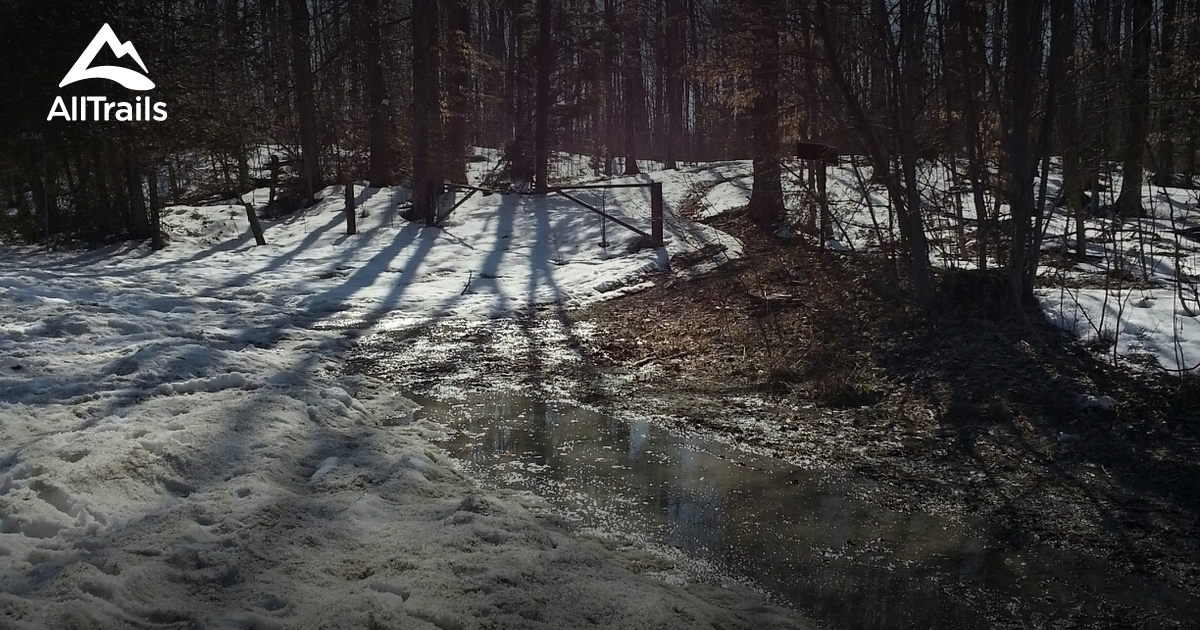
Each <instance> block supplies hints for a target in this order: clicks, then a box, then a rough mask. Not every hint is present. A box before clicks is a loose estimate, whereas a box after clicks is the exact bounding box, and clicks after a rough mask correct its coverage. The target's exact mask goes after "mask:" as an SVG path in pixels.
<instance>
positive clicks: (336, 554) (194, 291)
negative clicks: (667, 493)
mask: <svg viewBox="0 0 1200 630" xmlns="http://www.w3.org/2000/svg"><path fill="white" fill-rule="evenodd" d="M654 177H662V178H667V179H671V178H672V177H675V176H673V175H658V174H656V175H654ZM683 177H684V175H683V174H681V175H679V176H678V178H677V179H678V180H679V181H675V180H672V181H671V182H669V185H668V186H666V188H667V201H668V207H669V208H674V207H675V205H676V204H678V203H679V200H680V197H681V195H682V194H684V192H686V191H687V190H688V189H689V184H687V182H685V181H683V179H682V178H683ZM640 192H641V191H639V190H628V191H623V192H622V193H621V195H618V196H617V197H614V198H612V199H606V200H604V201H605V203H606V208H607V210H608V211H610V212H615V213H617V214H624V215H625V216H627V217H629V219H630V220H631V221H637V220H641V218H640V217H641V215H639V212H640V210H639V208H641V207H642V205H643V204H645V205H647V206H648V202H645V201H644V200H641V199H640V198H639V197H637V196H636V195H637V194H638V193H640ZM322 194H323V195H324V196H325V201H322V202H320V203H319V204H317V205H316V206H314V207H313V208H310V209H308V210H306V211H303V212H301V213H298V214H296V215H293V216H290V217H287V218H285V219H282V220H279V221H273V222H264V226H265V228H266V238H267V241H268V244H267V245H266V246H262V247H256V246H254V245H253V240H252V239H251V238H250V237H249V236H248V234H247V233H246V232H247V225H246V219H245V215H244V211H243V210H242V208H241V207H240V206H237V205H213V206H204V207H191V206H187V207H170V208H167V209H166V210H165V213H166V218H165V223H166V224H167V225H168V229H169V232H170V235H171V240H170V244H169V246H168V247H167V248H166V249H164V250H161V251H158V252H152V251H150V250H149V249H147V248H146V247H145V246H139V245H121V246H114V247H109V248H106V249H102V250H98V251H91V252H59V253H53V254H43V253H40V252H37V251H36V250H33V249H29V248H19V247H4V248H2V249H0V627H5V628H7V627H14V628H50V627H89V628H90V627H99V628H108V627H114V628H115V627H163V628H176V627H178V628H201V627H203V628H285V627H287V628H291V627H295V628H302V627H303V628H307V627H327V628H364V627H397V628H400V627H402V628H432V627H437V628H442V629H443V630H445V629H451V628H475V627H489V628H492V627H495V628H504V627H513V628H517V627H520V628H540V627H544V628H560V627H583V626H587V627H593V626H595V627H624V628H660V627H661V628H666V627H677V628H693V627H710V626H715V627H727V628H728V627H744V628H759V627H802V626H803V625H805V623H804V622H803V620H801V619H799V618H798V617H797V616H796V615H795V614H794V613H792V612H790V611H786V610H784V609H780V608H777V607H774V606H772V605H770V604H768V603H766V602H765V601H764V599H763V598H762V597H761V596H759V595H757V594H754V593H749V592H747V591H745V590H744V589H739V588H736V587H733V588H723V587H717V586H710V585H704V584H687V583H686V580H684V579H682V578H681V577H680V574H678V573H676V572H673V570H672V567H671V563H670V561H669V560H668V559H666V558H665V557H663V556H660V555H656V554H654V553H651V552H649V551H646V550H643V549H639V548H637V547H636V546H628V545H622V544H620V543H618V542H614V541H613V540H607V539H601V538H593V537H585V536H580V535H577V534H572V533H571V532H570V531H569V529H568V528H565V527H563V526H562V523H560V522H559V521H557V520H556V519H555V518H554V517H553V516H552V515H551V514H550V513H549V512H548V511H547V510H546V508H545V506H541V505H539V504H538V503H537V501H536V500H535V499H532V498H529V497H520V496H510V495H503V496H498V495H495V494H488V493H486V492H483V491H481V490H480V489H479V488H478V487H477V486H476V485H475V484H474V483H473V482H472V481H471V480H470V479H469V478H467V477H466V476H465V475H464V473H463V472H462V471H461V470H460V468H459V467H458V466H457V465H456V463H455V462H454V461H453V460H451V459H449V458H447V457H446V456H445V455H444V454H443V452H442V451H441V450H440V449H439V448H438V447H437V442H438V440H439V439H441V438H442V437H443V434H442V427H440V426H439V425H437V424H436V423H433V422H431V421H427V420H416V421H413V419H412V416H411V411H412V409H413V404H412V403H411V402H410V401H408V400H407V399H405V398H404V397H402V396H401V395H399V394H397V393H395V392H396V391H397V388H403V386H404V383H381V382H378V381H376V380H373V379H370V378H367V377H362V376H347V375H346V372H345V371H344V370H343V365H342V362H343V359H344V351H345V349H346V348H347V346H348V344H350V343H351V342H352V341H353V339H354V337H355V336H356V335H358V334H360V330H359V329H360V328H364V327H372V328H374V329H380V328H387V327H389V326H400V325H404V326H409V325H412V323H413V321H414V320H418V321H419V320H429V319H433V318H439V317H451V316H454V317H462V318H483V317H494V316H500V315H505V314H511V313H513V312H514V311H517V310H520V309H525V308H531V307H536V306H537V305H539V304H546V303H550V302H559V303H565V304H568V305H576V304H581V303H586V302H588V301H590V300H595V299H602V298H604V297H606V296H609V295H614V294H618V293H619V292H620V291H621V290H622V288H623V287H628V286H631V285H636V284H637V283H638V282H639V281H640V280H641V278H642V276H643V275H644V274H645V273H646V272H647V271H649V270H652V269H657V268H660V267H662V266H663V265H665V264H666V262H667V260H668V257H669V256H670V255H673V254H675V253H678V252H680V251H686V250H689V249H695V248H700V247H704V246H705V245H711V244H713V243H718V244H720V245H723V246H724V247H725V248H726V254H727V255H728V256H736V255H737V254H738V251H739V248H738V245H737V243H736V241H734V240H733V239H731V238H729V237H728V236H725V235H723V234H720V233H718V232H716V231H715V230H712V229H711V228H705V227H703V226H697V225H694V224H690V223H687V222H685V221H680V220H675V219H672V220H671V221H669V222H668V227H669V230H670V232H671V234H670V238H669V242H668V246H667V249H666V250H654V249H642V250H640V251H634V252H630V251H628V250H627V248H626V247H625V244H626V242H627V241H628V240H630V239H629V236H626V235H625V234H623V233H622V232H621V230H620V229H619V228H616V227H615V226H613V225H609V226H608V237H609V241H610V243H611V244H610V246H609V247H608V248H607V249H606V248H601V247H600V246H599V243H600V240H601V239H600V226H599V221H598V217H597V216H596V215H594V214H591V213H589V212H588V211H586V210H584V209H582V208H579V207H578V206H575V205H574V204H571V203H570V202H567V201H565V200H561V199H549V200H547V199H537V198H533V197H517V196H500V195H492V196H488V197H483V196H476V197H474V198H472V199H471V200H469V201H468V202H467V203H466V204H464V205H463V206H462V207H461V208H459V209H458V210H457V211H456V212H455V213H454V215H453V216H452V217H451V219H450V220H449V221H448V222H447V224H446V225H445V227H444V228H442V229H429V228H423V227H421V226H418V225H413V224H408V223H407V222H405V221H404V220H403V219H401V218H400V217H399V215H398V212H397V209H398V206H400V205H401V204H402V203H403V202H404V201H405V200H406V198H407V193H406V191H404V190H402V189H365V190H361V189H360V192H359V193H358V203H359V209H360V212H361V213H362V214H361V215H360V218H359V230H360V232H359V234H357V235H354V236H347V235H345V232H344V215H343V213H342V208H343V206H342V201H341V199H342V190H341V189H340V188H338V187H334V188H330V189H326V190H325V191H323V193H322ZM248 198H249V199H251V200H252V201H254V202H255V203H258V204H260V205H261V204H262V203H263V202H264V201H265V191H255V192H254V193H252V194H251V195H250V196H249V197H248ZM647 225H648V216H647ZM630 236H631V235H630Z"/></svg>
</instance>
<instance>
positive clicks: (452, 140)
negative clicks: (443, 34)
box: [446, 0, 471, 184]
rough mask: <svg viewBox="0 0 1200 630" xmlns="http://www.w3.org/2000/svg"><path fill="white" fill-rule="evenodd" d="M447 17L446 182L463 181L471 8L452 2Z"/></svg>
mask: <svg viewBox="0 0 1200 630" xmlns="http://www.w3.org/2000/svg"><path fill="white" fill-rule="evenodd" d="M452 7H453V8H452V9H451V12H450V15H449V21H450V29H451V31H450V45H449V46H450V50H449V51H447V52H448V54H449V55H450V60H449V64H448V68H449V73H450V75H449V77H447V82H448V83H449V86H448V87H447V90H448V92H449V94H448V95H447V96H448V97H449V98H448V100H449V104H450V117H449V120H448V121H447V125H446V144H447V146H448V149H447V150H448V152H449V156H448V159H449V163H448V164H447V165H446V177H447V179H449V180H451V181H455V182H459V183H463V184H465V183H468V182H467V162H466V160H467V155H468V153H469V152H470V148H471V147H470V137H469V135H470V131H469V127H470V119H471V8H470V6H468V4H467V0H453V5H452Z"/></svg>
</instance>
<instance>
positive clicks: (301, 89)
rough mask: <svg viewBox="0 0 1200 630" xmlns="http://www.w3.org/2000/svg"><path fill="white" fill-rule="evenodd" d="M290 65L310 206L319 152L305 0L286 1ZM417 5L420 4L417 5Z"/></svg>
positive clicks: (317, 181) (317, 180) (318, 174)
mask: <svg viewBox="0 0 1200 630" xmlns="http://www.w3.org/2000/svg"><path fill="white" fill-rule="evenodd" d="M290 1H291V9H292V64H293V70H294V72H295V74H296V109H297V113H298V115H299V119H300V153H301V158H302V160H303V164H302V165H301V180H302V185H303V187H304V197H305V199H306V200H307V201H308V202H309V203H312V201H313V199H314V197H315V195H316V191H317V190H319V189H320V188H321V163H320V159H321V151H320V146H319V144H318V140H317V108H316V100H315V95H314V94H313V76H312V59H311V54H312V48H311V44H310V42H311V36H310V34H309V26H310V22H311V21H312V18H311V16H310V15H309V13H308V0H290ZM419 4H420V3H419Z"/></svg>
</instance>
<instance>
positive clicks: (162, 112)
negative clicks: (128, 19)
mask: <svg viewBox="0 0 1200 630" xmlns="http://www.w3.org/2000/svg"><path fill="white" fill-rule="evenodd" d="M106 45H107V46H108V48H109V49H110V50H112V52H113V54H114V55H116V56H117V57H118V58H120V57H124V56H125V55H129V56H130V57H132V58H133V60H134V61H136V62H137V65H138V66H140V67H141V68H142V72H148V71H147V70H146V64H144V63H142V58H141V56H139V55H138V53H137V49H136V48H134V47H133V42H131V41H130V42H125V43H123V44H122V43H121V40H119V39H117V34H116V33H114V32H113V30H112V27H110V26H109V25H108V24H105V25H104V26H102V27H100V32H99V33H96V36H95V37H93V38H92V43H90V44H88V47H87V48H86V49H84V51H83V54H82V55H80V56H79V59H78V60H76V61H75V65H73V66H71V70H70V71H69V72H67V76H65V77H63V80H62V82H61V83H59V84H58V87H64V86H67V85H70V84H72V83H75V82H76V81H83V80H84V79H108V80H109V81H113V82H116V83H119V84H120V85H121V86H123V87H125V88H128V89H130V90H138V91H145V90H151V89H154V82H153V81H151V80H150V79H149V77H147V76H146V75H144V74H141V73H139V72H137V71H136V70H130V69H129V68H122V67H120V66H95V67H91V65H92V61H94V60H95V59H96V55H97V54H98V53H99V52H100V49H101V48H103V47H104V46H106ZM70 102H71V106H70V107H69V108H68V107H67V102H66V101H65V100H63V97H61V96H58V97H55V99H54V105H53V106H51V107H50V115H49V116H47V117H46V120H48V121H49V120H54V119H55V118H56V117H59V116H61V117H62V118H64V119H66V120H69V121H71V122H75V121H82V120H88V119H89V117H88V113H89V107H88V106H89V105H90V106H91V108H90V109H91V117H90V119H91V120H117V121H122V122H125V121H142V120H154V121H163V120H166V119H167V104H166V103H155V102H153V101H152V100H151V98H150V97H149V96H139V97H137V98H136V99H134V102H132V103H127V102H119V101H114V102H109V101H108V97H106V96H72V97H71V101H70Z"/></svg>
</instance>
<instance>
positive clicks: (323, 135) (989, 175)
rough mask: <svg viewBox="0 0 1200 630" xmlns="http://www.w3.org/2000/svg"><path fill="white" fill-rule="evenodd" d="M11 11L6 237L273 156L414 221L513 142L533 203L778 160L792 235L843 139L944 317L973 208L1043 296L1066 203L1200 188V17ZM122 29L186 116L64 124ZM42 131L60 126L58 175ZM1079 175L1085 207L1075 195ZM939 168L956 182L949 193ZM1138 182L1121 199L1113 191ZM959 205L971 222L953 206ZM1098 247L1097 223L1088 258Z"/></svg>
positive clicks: (915, 9) (1013, 280) (124, 222)
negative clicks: (952, 245)
mask: <svg viewBox="0 0 1200 630" xmlns="http://www.w3.org/2000/svg"><path fill="white" fill-rule="evenodd" d="M5 11H6V13H7V14H9V15H11V16H12V17H13V19H10V20H7V21H6V22H5V24H4V25H3V26H0V29H3V33H0V35H2V36H3V37H4V38H5V39H6V41H11V42H13V43H14V44H15V45H13V46H9V47H7V49H6V50H5V51H4V53H3V54H4V56H5V58H4V65H5V67H6V68H12V69H14V71H12V72H8V73H6V74H5V75H4V77H3V79H0V81H2V82H3V88H4V89H3V91H2V93H3V96H0V99H3V101H2V106H3V107H4V110H5V111H6V112H8V113H9V115H8V116H6V117H5V119H4V120H3V121H0V127H2V129H3V131H2V132H0V174H2V176H0V194H2V196H3V198H4V201H5V204H6V206H7V212H5V213H4V214H3V216H2V217H0V229H2V230H3V231H4V233H6V234H7V235H9V236H12V237H17V238H22V239H26V240H36V239H40V238H44V237H45V236H46V235H45V234H44V233H43V232H44V231H45V229H44V227H43V226H42V222H41V221H40V220H39V218H40V217H42V216H43V215H45V214H47V211H48V214H49V215H50V217H51V222H50V225H51V227H50V230H51V232H52V234H51V235H50V236H51V241H52V242H55V243H60V244H65V243H69V242H77V241H82V242H89V243H95V242H103V241H106V240H111V239H121V238H145V237H149V236H152V235H153V234H152V233H153V232H155V230H156V228H153V227H152V222H151V221H150V217H149V215H148V211H147V209H146V208H147V204H146V203H145V198H146V193H145V192H144V190H145V188H146V186H147V185H148V183H149V182H150V181H151V179H154V180H156V181H157V182H158V184H157V185H158V186H160V187H161V189H162V190H161V192H162V193H163V195H164V196H165V197H167V198H168V199H171V200H172V201H175V202H178V201H181V200H182V198H185V197H186V198H189V199H192V200H197V199H202V198H206V197H210V196H213V195H217V196H221V195H230V194H234V193H236V192H244V191H246V190H248V189H249V188H251V187H252V186H253V180H255V179H258V180H260V181H261V180H263V179H265V178H266V177H267V170H266V169H267V167H266V161H267V160H268V156H269V155H276V156H278V157H282V158H284V160H285V162H284V163H285V164H287V165H288V167H287V168H285V169H284V171H283V184H282V190H281V193H280V194H281V197H282V198H285V199H295V200H296V202H298V203H300V204H311V203H312V202H313V201H314V196H315V195H316V194H317V193H318V191H320V190H321V188H322V187H323V186H324V185H325V184H326V183H328V182H331V181H341V180H342V179H343V178H350V179H352V180H356V181H366V182H369V183H370V184H371V185H372V186H379V185H390V184H394V183H403V184H404V185H407V186H411V187H412V188H413V191H414V193H413V209H412V214H411V216H413V217H422V218H427V219H428V218H430V217H433V216H434V213H435V212H436V206H437V203H438V201H437V199H438V197H439V196H440V195H441V194H442V193H441V191H442V182H451V183H464V182H463V180H464V179H465V173H466V171H465V164H466V160H467V159H468V157H469V154H470V153H471V150H470V147H472V146H484V147H493V148H497V149H502V150H503V156H504V163H503V165H502V166H503V168H502V172H498V173H495V174H494V176H493V178H492V183H494V184H495V183H498V182H507V184H506V185H511V186H513V187H514V188H518V189H520V188H522V187H528V189H530V190H545V189H546V188H547V186H549V185H551V184H552V182H553V180H554V178H555V168H554V163H555V161H556V160H557V159H558V158H557V157H556V156H558V155H561V154H562V153H564V152H565V153H571V154H582V155H588V156H594V157H593V159H594V160H596V163H597V164H601V165H602V167H601V168H600V169H599V170H602V171H603V173H604V174H605V175H610V174H626V175H630V174H636V173H639V172H640V171H641V169H642V167H640V166H639V163H638V160H652V161H654V162H655V163H661V164H662V166H663V167H665V168H668V169H670V168H677V167H678V165H679V164H681V163H687V162H694V161H700V160H703V161H712V160H723V159H752V160H753V164H754V174H755V177H754V184H753V185H754V191H753V192H754V194H753V196H752V197H751V199H750V205H749V212H750V214H751V216H752V217H753V218H754V220H755V221H757V222H758V223H760V224H761V225H763V226H764V227H766V228H769V229H778V228H780V227H781V226H782V225H783V224H784V223H786V222H787V221H788V217H787V213H786V211H785V198H784V193H783V191H782V189H781V186H780V176H781V171H782V169H783V168H784V167H786V166H787V165H788V164H789V163H791V162H792V161H793V160H792V158H793V156H792V155H791V150H790V148H789V147H793V146H795V142H796V141H816V142H825V143H828V144H831V145H835V146H837V147H839V148H840V149H841V152H842V154H843V155H847V154H848V155H856V156H860V157H859V158H856V163H857V164H860V165H861V166H862V167H863V168H864V169H865V170H864V171H863V176H864V177H865V178H867V179H869V180H870V181H871V182H874V183H878V184H881V185H883V186H884V187H885V189H886V191H887V197H888V203H889V204H890V207H889V212H890V213H891V214H890V215H889V216H893V217H894V219H895V221H896V222H897V225H898V228H899V235H900V238H899V240H898V242H897V243H895V244H894V251H893V252H892V255H891V256H890V257H889V260H895V261H899V262H901V263H902V264H900V265H899V266H898V267H896V269H895V270H894V273H896V274H897V275H898V276H899V277H902V278H903V279H904V280H905V282H906V286H908V287H909V290H910V292H911V295H912V296H913V298H914V299H915V300H916V301H918V302H920V303H925V304H931V303H933V302H934V301H935V300H936V299H937V295H938V288H937V279H936V277H935V273H934V265H932V264H931V262H930V245H929V242H928V238H929V237H928V235H927V227H928V222H929V220H930V219H929V217H930V216H931V213H938V212H944V211H949V212H953V213H955V214H956V215H957V216H959V217H963V216H966V219H965V220H963V221H961V222H960V227H959V228H958V230H959V233H960V241H961V242H960V246H961V248H962V249H963V250H964V255H965V256H967V257H969V258H971V259H973V260H974V261H975V263H976V266H977V268H979V269H981V270H982V269H986V268H987V267H990V266H999V267H1002V268H1003V269H1004V270H1005V273H1006V277H1007V283H1008V287H1009V294H1010V296H1011V299H1012V300H1013V301H1014V303H1020V304H1028V303H1029V302H1030V301H1031V300H1032V296H1033V293H1032V291H1033V284H1034V281H1035V278H1036V271H1037V268H1038V265H1039V256H1040V251H1039V243H1040V240H1041V231H1042V230H1043V227H1044V224H1045V216H1046V214H1047V213H1048V212H1049V211H1050V209H1052V208H1053V207H1054V206H1055V205H1056V204H1059V205H1064V206H1065V207H1068V208H1070V209H1071V211H1072V212H1073V213H1075V215H1076V216H1077V217H1078V219H1080V220H1079V221H1077V225H1079V226H1082V225H1083V222H1082V219H1084V218H1086V217H1088V216H1094V215H1096V214H1098V213H1105V212H1109V211H1110V209H1111V212H1113V213H1115V214H1117V215H1119V216H1126V217H1128V216H1139V215H1140V214H1141V213H1142V212H1143V205H1144V204H1143V200H1142V194H1143V182H1145V181H1153V182H1157V183H1159V184H1163V185H1165V184H1168V183H1170V184H1180V183H1183V184H1190V183H1192V182H1193V181H1194V178H1195V176H1196V173H1195V169H1196V161H1197V160H1196V152H1197V142H1196V137H1197V135H1198V134H1200V116H1198V113H1200V108H1198V106H1197V103H1198V101H1197V99H1196V97H1195V96H1196V79H1195V76H1196V73H1195V72H1193V70H1194V69H1195V68H1196V67H1197V63H1196V53H1197V51H1198V49H1200V2H1197V1H1195V0H1005V1H984V0H899V1H884V0H863V1H861V2H849V3H842V2H839V3H831V2H828V1H827V0H807V1H800V2H797V1H794V0H752V1H750V0H747V1H729V0H655V1H653V2H632V1H630V0H567V1H560V2H551V1H549V0H441V1H440V2H415V3H409V2H398V1H396V0H364V1H361V2H358V1H347V0H288V1H287V2H283V1H282V0H222V1H215V0H214V1H208V2H200V3H179V2H166V3H147V2H139V1H131V2H126V3H120V4H116V5H112V6H109V7H93V6H88V7H82V8H80V7H75V6H74V5H72V4H70V3H63V2H51V3H30V2H23V1H20V0H7V2H6V3H5ZM105 22H112V23H113V24H114V25H116V29H117V32H118V36H119V37H120V38H122V40H126V41H132V42H134V43H135V44H136V46H137V47H138V50H139V51H141V55H142V57H143V58H144V59H146V60H147V63H148V64H149V74H150V75H151V76H152V78H153V80H154V81H155V82H156V83H157V85H158V88H157V89H156V90H155V91H154V92H153V94H154V97H155V98H156V99H157V100H160V101H164V102H167V103H169V104H170V107H171V116H170V118H169V119H168V120H166V121H161V122H156V123H149V122H115V121H112V122H92V123H89V124H86V125H85V124H81V123H71V122H67V121H63V120H52V121H46V120H45V118H46V116H45V112H46V111H48V110H49V106H50V104H51V103H52V102H53V100H54V98H55V96H56V95H57V94H59V93H60V92H59V90H58V89H57V88H56V87H55V86H56V85H57V83H58V79H59V78H60V77H61V75H62V73H63V72H64V71H65V69H66V68H68V67H69V66H70V64H71V61H72V59H73V57H74V55H77V54H78V52H79V51H80V49H81V47H82V44H83V43H84V42H85V41H87V38H88V36H89V35H90V33H91V32H93V31H94V30H95V28H96V26H97V25H98V24H101V23H105ZM119 61H120V60H118V63H119ZM108 89H110V87H109V86H107V85H97V84H96V82H91V84H90V85H89V84H88V82H84V83H83V84H75V85H72V86H68V87H67V88H65V93H67V94H71V95H80V94H85V93H91V92H87V90H91V91H92V92H97V91H99V90H108ZM113 89H116V88H113ZM73 90H74V91H73ZM25 131H44V132H45V134H46V146H45V150H46V153H47V155H48V157H47V169H46V175H45V178H43V175H42V169H41V164H40V161H41V156H40V155H35V153H36V152H35V151H32V150H31V147H29V146H27V143H26V144H22V143H21V142H20V141H19V139H18V136H19V134H20V133H22V132H25ZM1052 165H1053V167H1054V171H1055V174H1056V175H1059V176H1061V179H1062V183H1063V185H1062V187H1061V191H1062V192H1061V194H1060V195H1059V196H1060V197H1061V198H1047V197H1048V196H1049V194H1048V192H1047V187H1046V182H1047V179H1048V178H1050V176H1051V166H1052ZM930 168H947V169H949V171H950V172H951V173H952V177H951V181H950V182H948V183H947V184H946V185H945V186H943V189H941V190H934V189H932V188H931V184H930V183H929V182H928V181H924V180H925V179H927V178H925V177H924V175H923V173H927V172H928V170H929V169H930ZM1114 176H1118V177H1119V178H1120V181H1121V182H1122V183H1121V185H1120V188H1119V194H1117V191H1115V190H1108V189H1107V188H1106V184H1104V183H1103V182H1108V181H1115V180H1113V177H1114ZM43 179H44V181H43ZM158 192H159V191H155V194H156V195H157V193H158ZM964 194H965V200H966V207H967V209H968V213H967V215H964V214H963V208H964V205H963V203H962V200H963V199H964ZM950 196H954V198H956V199H959V201H958V202H956V203H957V206H956V207H954V208H945V207H942V204H943V203H944V202H942V201H939V200H944V199H948V198H950ZM47 204H48V205H49V207H47ZM964 226H965V227H964ZM1086 241H1087V234H1086V233H1085V231H1084V230H1083V229H1082V227H1079V229H1078V233H1077V234H1076V238H1075V243H1074V247H1075V249H1076V253H1077V255H1078V256H1080V257H1081V259H1082V256H1083V255H1084V254H1083V252H1084V251H1085V247H1086Z"/></svg>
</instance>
